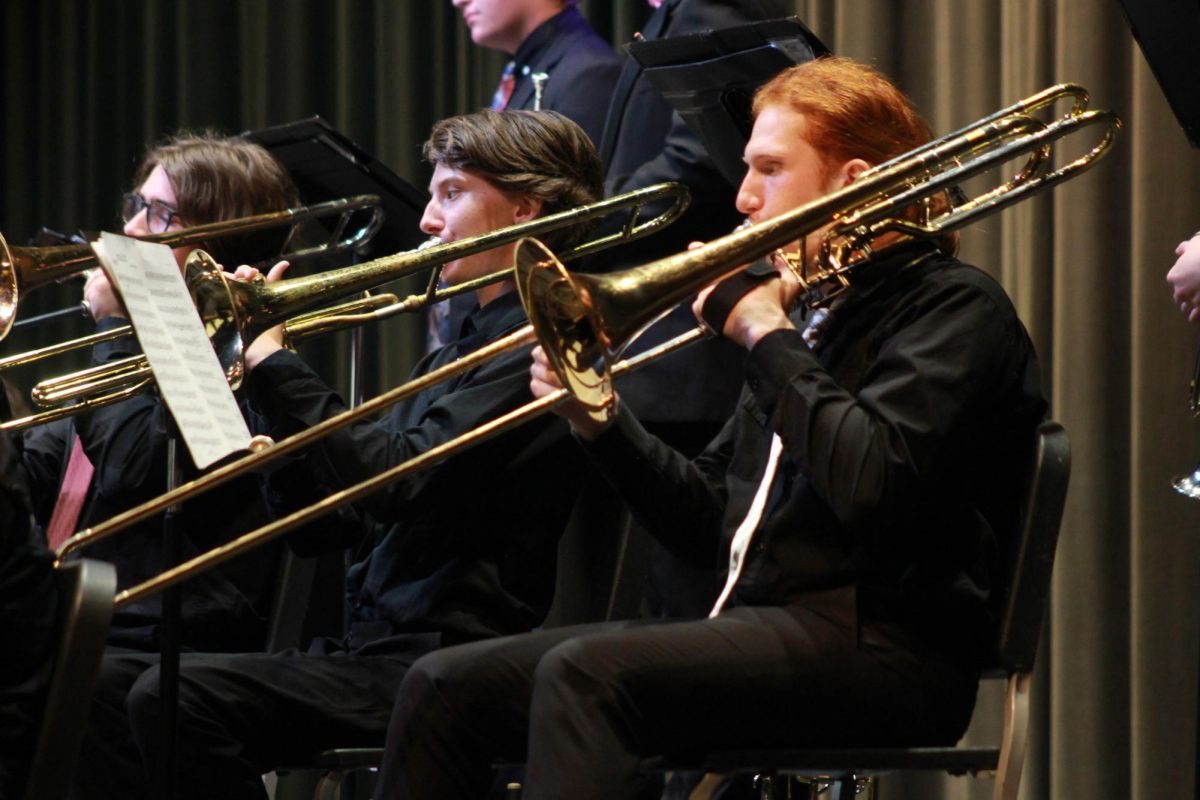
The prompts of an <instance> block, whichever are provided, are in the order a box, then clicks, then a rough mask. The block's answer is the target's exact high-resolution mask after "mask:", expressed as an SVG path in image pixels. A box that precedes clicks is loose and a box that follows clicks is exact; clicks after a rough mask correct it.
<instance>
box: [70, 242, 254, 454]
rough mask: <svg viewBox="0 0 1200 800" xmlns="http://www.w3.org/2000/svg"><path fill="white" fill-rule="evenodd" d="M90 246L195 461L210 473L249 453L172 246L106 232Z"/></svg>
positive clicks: (230, 395) (240, 421)
mask: <svg viewBox="0 0 1200 800" xmlns="http://www.w3.org/2000/svg"><path fill="white" fill-rule="evenodd" d="M92 249H93V250H95V252H96V255H97V256H98V257H99V259H100V263H102V264H103V265H104V268H105V272H106V273H107V274H108V276H109V278H110V279H111V280H112V282H113V285H114V286H115V287H116V288H117V289H118V291H119V292H120V294H121V299H122V300H123V301H124V303H125V308H126V310H127V311H128V312H129V319H130V321H131V322H132V323H133V327H134V330H136V331H137V335H138V341H139V342H141V345H142V351H143V352H144V353H145V354H146V358H148V359H149V361H150V367H151V368H152V369H153V370H154V379H155V381H156V382H157V384H158V389H159V391H160V393H161V394H162V396H163V399H164V400H165V401H166V403H167V408H168V409H169V410H170V412H171V415H172V416H174V418H175V424H176V425H178V426H179V432H180V434H181V435H182V436H183V441H184V443H185V444H186V445H187V448H188V451H189V452H190V453H191V455H192V461H194V462H195V463H196V466H198V467H200V468H204V467H207V466H208V465H210V464H212V463H213V462H214V461H217V460H218V459H221V458H224V457H225V456H227V455H229V454H230V453H233V452H236V451H238V450H245V449H246V447H247V446H248V445H249V443H250V430H249V428H247V427H246V420H245V419H244V418H243V417H242V412H241V409H239V408H238V405H237V401H236V400H234V397H233V391H232V390H231V389H230V388H229V384H228V383H227V382H226V380H225V374H224V372H223V371H222V369H221V364H220V362H219V361H218V360H217V354H216V353H215V352H214V351H213V349H212V345H211V344H210V343H209V341H208V336H207V335H206V334H205V332H204V325H203V323H201V321H200V315H199V314H198V313H196V306H195V305H194V304H193V303H192V298H191V296H190V295H189V294H188V290H187V286H186V285H185V284H184V281H183V275H182V274H181V273H180V271H179V264H178V263H176V261H175V256H174V255H173V254H172V253H171V248H169V247H167V246H166V245H163V244H151V243H149V242H143V241H141V240H139V239H131V238H129V237H127V236H119V235H117V234H114V233H102V234H101V235H100V241H98V242H94V243H93V244H92Z"/></svg>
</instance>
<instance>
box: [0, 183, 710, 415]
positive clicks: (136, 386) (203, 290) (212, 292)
mask: <svg viewBox="0 0 1200 800" xmlns="http://www.w3.org/2000/svg"><path fill="white" fill-rule="evenodd" d="M661 200H667V201H670V205H669V206H668V207H667V208H666V210H664V211H663V212H662V213H660V214H658V215H657V216H655V217H651V218H649V219H641V212H642V209H643V207H644V206H645V205H646V204H648V203H652V202H657V201H661ZM689 200H690V194H689V193H688V190H687V188H686V187H685V186H683V185H682V184H678V183H660V184H656V185H654V186H648V187H645V188H642V189H636V190H634V191H631V192H627V193H625V194H622V195H617V196H615V197H611V198H608V199H606V200H600V201H598V202H596V203H591V204H589V205H586V206H581V207H579V208H573V209H568V210H566V211H562V212H559V213H557V214H551V215H548V216H545V217H540V218H538V219H534V220H530V221H529V222H524V223H521V224H519V225H512V226H509V227H507V228H502V229H500V230H497V231H492V232H490V233H485V234H482V235H480V236H473V237H471V238H469V239H463V240H460V241H457V242H447V243H436V244H431V243H430V242H427V243H425V244H424V245H422V246H421V247H418V248H417V249H415V250H408V251H405V252H402V253H397V254H395V255H391V256H385V257H383V258H377V259H374V260H371V261H366V262H363V263H361V264H355V265H352V266H349V267H343V268H341V269H335V270H330V271H327V272H323V273H318V274H315V275H308V276H305V277H301V278H289V279H286V280H281V281H276V282H274V283H266V282H263V281H250V282H241V281H234V280H231V279H229V278H228V277H227V275H226V274H225V273H224V271H223V270H222V269H221V267H220V265H218V264H217V263H216V262H215V261H213V259H212V258H211V257H210V256H209V255H208V254H207V253H205V252H203V251H201V250H196V251H193V252H192V253H191V254H190V255H189V256H188V259H187V263H186V264H185V267H184V280H185V282H186V283H187V286H188V290H189V291H190V292H191V294H192V298H193V300H195V301H196V304H197V308H198V309H199V312H200V316H201V318H202V319H203V321H204V324H205V327H206V329H207V330H208V334H209V338H210V339H211V340H212V341H213V347H214V349H216V350H217V354H218V357H219V358H220V361H221V365H222V367H223V369H224V370H225V374H226V377H227V378H228V379H229V382H230V385H231V386H232V387H233V388H235V389H236V388H237V387H238V385H239V384H240V383H241V378H242V374H243V370H244V366H243V363H242V350H243V343H244V342H246V341H252V340H253V338H254V335H255V334H257V333H258V332H259V331H262V330H264V329H266V328H268V327H270V326H271V325H274V324H277V323H278V322H279V321H280V320H286V319H288V318H290V317H293V316H296V315H297V314H301V313H302V312H305V311H308V310H309V309H312V308H314V307H317V306H321V305H324V304H326V303H329V302H331V301H332V300H335V299H338V298H341V297H345V296H349V295H353V294H355V293H358V292H361V291H364V290H366V289H370V288H374V287H376V286H380V285H382V284H385V283H389V282H391V281H393V280H396V279H398V278H402V277H405V276H407V275H412V274H415V273H417V272H420V271H423V270H426V269H430V268H431V267H434V268H436V269H435V271H434V274H433V275H432V277H431V279H430V282H429V286H428V288H427V290H426V291H425V293H423V294H420V295H412V296H410V297H408V298H405V299H404V300H397V299H396V297H395V295H381V296H374V297H367V298H365V299H361V300H354V301H350V302H349V303H343V304H341V305H338V306H335V307H333V308H332V309H326V310H324V311H319V312H315V313H312V314H309V315H307V316H305V317H302V318H301V319H300V320H299V321H296V322H294V323H293V324H292V326H291V331H290V332H289V331H288V326H287V325H285V335H289V333H290V335H289V338H290V340H291V341H293V342H294V341H295V340H296V339H297V338H303V337H305V336H311V335H313V334H315V333H322V332H326V331H330V330H337V329H339V328H342V327H347V326H349V325H354V324H361V323H363V322H366V321H369V320H377V319H385V318H387V317H389V316H392V315H394V314H398V313H401V312H404V311H412V310H415V309H419V308H424V307H425V306H427V305H429V304H430V303H435V302H439V301H441V300H445V299H447V298H449V297H452V296H455V295H458V294H462V293H464V292H468V291H474V290H475V289H477V288H479V287H480V286H483V285H486V284H490V283H496V282H499V281H503V280H509V279H511V278H512V271H511V270H506V271H501V272H497V273H494V274H492V275H487V276H484V277H482V278H478V279H476V280H474V281H469V282H464V283H462V284H459V285H456V286H452V287H448V288H446V289H439V288H438V278H439V276H440V268H441V265H442V264H444V263H446V262H449V261H454V260H456V259H459V258H465V257H467V256H471V255H474V254H476V253H480V252H483V251H485V250H491V249H493V248H496V247H501V246H505V245H509V244H512V243H513V242H516V241H519V240H520V239H523V238H526V237H529V236H539V235H543V234H546V233H549V232H552V231H558V230H562V229H566V228H572V227H578V226H586V225H590V224H592V223H593V222H594V221H595V220H597V219H600V218H602V217H605V216H608V215H609V214H614V213H618V212H623V213H625V214H626V215H627V216H626V220H625V223H624V224H623V225H622V227H621V228H620V230H618V231H616V232H614V233H611V234H607V235H605V236H600V237H597V238H595V239H592V240H589V241H585V242H584V243H583V244H580V245H578V246H577V247H575V248H574V249H572V250H571V251H570V252H569V253H567V254H566V255H565V256H564V257H565V258H578V257H580V256H584V255H588V254H591V253H595V252H598V251H600V250H603V249H605V248H607V247H611V246H613V245H615V244H620V243H624V242H629V241H633V240H635V239H639V238H642V237H644V236H648V235H650V234H651V233H654V232H656V231H658V230H660V229H661V228H663V227H665V226H666V225H669V224H670V223H671V222H673V221H674V220H675V219H676V218H677V217H678V216H679V215H680V214H681V213H683V211H684V209H686V208H687V205H688V202H689ZM380 304H383V305H384V307H382V308H380V307H379V306H380ZM132 330H133V329H132V327H130V326H121V327H119V328H114V329H112V330H110V331H107V332H105V333H103V334H95V335H93V336H92V337H84V338H83V339H82V340H75V341H74V342H68V343H65V344H62V345H55V346H53V347H50V348H46V350H45V351H33V352H31V353H25V354H21V355H19V356H14V357H12V358H10V359H0V370H3V369H6V368H8V367H11V366H16V365H17V364H27V363H30V362H31V361H36V360H39V359H41V358H45V357H46V356H47V355H48V354H49V355H53V354H57V353H59V352H63V351H64V349H74V348H75V347H77V346H79V345H78V342H80V341H86V342H87V343H89V344H94V343H96V342H97V341H103V340H104V339H108V338H116V337H119V336H124V335H128V334H130V333H132ZM151 380H152V375H151V371H150V366H149V364H148V363H147V361H146V358H145V356H132V357H130V358H127V359H122V360H120V361H114V362H112V363H109V364H102V365H100V366H97V367H91V368H89V369H86V370H81V371H79V372H74V373H71V374H69V375H65V376H62V377H59V378H54V379H50V380H46V381H42V382H41V383H39V384H37V385H36V386H35V387H34V389H33V392H32V396H33V400H34V402H35V403H37V404H38V405H39V406H41V407H43V408H47V409H48V410H46V411H42V412H38V413H35V414H31V415H28V416H25V417H21V418H18V419H14V420H9V421H7V422H5V423H3V424H0V430H21V429H24V428H28V427H31V426H33V425H40V424H44V423H46V422H50V421H53V420H55V419H59V418H62V417H65V416H70V415H73V414H78V413H80V412H82V411H87V410H91V409H94V408H99V407H101V406H106V405H109V404H111V403H114V402H117V401H119V400H124V399H125V398H127V397H131V396H133V395H134V394H137V393H138V392H140V391H142V390H144V389H146V388H147V387H148V386H149V385H150V383H151Z"/></svg>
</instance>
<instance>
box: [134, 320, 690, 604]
mask: <svg viewBox="0 0 1200 800" xmlns="http://www.w3.org/2000/svg"><path fill="white" fill-rule="evenodd" d="M523 332H528V336H527V337H526V341H531V340H532V338H533V330H532V327H531V326H526V327H525V328H522V329H521V330H520V331H518V332H517V333H523ZM512 335H513V336H516V335H517V334H512ZM706 335H707V333H706V331H705V330H704V329H703V328H694V329H692V330H690V331H688V332H686V333H683V334H681V335H679V336H676V337H675V338H674V339H670V340H668V341H666V342H664V343H662V344H660V345H658V346H657V347H654V348H652V349H650V350H647V351H646V352H644V353H640V354H638V355H637V356H634V357H632V358H629V359H626V360H625V361H622V362H621V363H619V364H617V365H616V366H614V367H613V374H614V375H620V374H622V373H624V372H626V371H629V370H632V369H637V368H638V367H640V366H642V365H644V364H647V363H650V362H651V361H654V360H657V359H658V358H661V357H662V356H665V355H667V354H669V353H671V352H674V351H675V350H677V349H679V348H681V347H685V346H687V345H689V344H691V343H693V342H695V341H698V340H700V339H702V338H704V337H705V336H706ZM500 341H503V340H498V341H497V344H498V343H499V342H500ZM509 349H511V348H509ZM430 374H433V373H430ZM570 397H571V393H570V391H569V390H567V389H559V390H558V391H557V392H553V393H551V394H548V395H546V396H545V397H541V398H538V399H536V400H533V401H532V402H529V403H526V404H525V405H523V406H520V407H518V408H515V409H513V410H512V411H509V412H508V413H507V414H502V415H501V416H499V417H497V418H496V419H493V420H490V421H488V422H485V423H484V424H482V425H480V426H479V427H477V428H473V429H472V430H469V431H467V432H465V433H462V434H460V435H459V436H456V437H454V438H453V439H450V440H448V441H445V442H443V443H442V444H440V445H437V446H436V447H431V448H430V449H428V450H426V451H425V452H424V453H421V454H420V455H418V456H414V457H413V458H410V459H408V460H407V461H404V462H402V463H400V464H397V465H396V466H394V467H392V468H391V469H389V470H386V471H384V472H381V473H379V474H378V475H376V476H374V477H372V478H368V479H367V480H365V481H363V482H361V483H358V484H355V485H354V486H351V487H350V488H348V489H343V490H342V491H340V492H336V493H334V494H331V495H329V496H328V497H326V498H325V499H323V500H321V501H320V502H317V503H314V504H313V505H311V506H308V507H306V508H302V509H300V510H299V511H294V512H292V513H291V514H288V515H287V516H286V517H281V518H280V519H278V520H275V521H274V522H271V523H269V524H267V525H264V526H262V527H261V528H258V529H256V530H253V531H250V532H249V533H245V534H243V535H241V536H239V537H238V538H236V539H234V540H232V541H230V542H227V543H225V544H223V545H221V546H219V547H215V548H213V549H212V550H209V551H208V552H206V553H203V554H201V555H199V556H196V557H195V558H192V559H190V560H188V561H185V562H183V563H182V564H179V565H177V566H175V567H172V568H171V569H168V570H166V571H164V572H162V573H160V574H158V575H156V576H155V577H153V578H150V579H149V580H147V581H144V582H142V583H139V584H138V585H136V586H131V587H130V588H128V589H126V590H124V591H122V592H119V593H118V594H117V596H116V597H115V598H114V599H113V605H114V606H115V607H116V608H120V607H121V606H123V605H126V604H128V603H132V602H134V601H136V600H140V599H142V598H143V597H146V596H147V595H150V594H153V593H155V592H158V591H161V590H163V589H166V588H169V587H171V586H174V585H175V584H177V583H180V582H181V581H184V580H186V579H188V578H190V577H192V576H193V575H197V574H199V573H200V572H204V571H206V570H209V569H212V568H213V567H215V566H218V565H219V564H221V563H223V562H225V561H228V560H229V559H231V558H234V557H235V556H238V555H241V554H242V553H244V552H246V551H248V550H252V549H253V548H255V547H258V546H260V545H263V544H266V543H267V542H269V541H271V540H272V539H275V538H277V537H279V536H282V535H284V534H285V533H288V532H290V531H292V530H295V529H296V528H298V527H300V526H301V525H304V524H306V523H308V522H310V521H312V520H313V519H316V518H318V517H321V516H324V515H325V514H328V513H329V512H330V511H333V510H334V509H336V508H338V507H340V506H343V505H346V504H347V503H353V502H354V501H356V500H359V499H361V498H363V497H365V496H366V495H368V494H371V493H372V492H375V491H378V490H379V489H381V488H383V487H384V486H386V485H387V484H389V483H392V482H393V481H397V480H399V479H401V478H403V477H404V476H406V475H409V474H411V473H413V472H416V471H418V470H420V469H423V468H424V467H427V466H431V465H433V464H436V463H438V462H439V461H442V460H443V459H446V458H449V457H450V456H451V455H454V454H455V453H457V452H459V451H461V450H466V449H468V448H471V447H474V446H475V445H477V444H480V443H482V442H485V441H487V440H488V439H491V438H493V437H495V436H498V435H499V434H501V433H504V432H505V431H507V430H510V429H512V428H515V427H517V426H518V425H521V424H523V423H525V422H527V421H529V420H531V419H534V418H536V417H540V416H541V415H542V414H544V413H546V412H547V411H550V410H551V409H553V408H556V407H557V406H559V405H561V404H562V403H563V402H565V401H566V400H568V399H570ZM353 413H354V412H346V414H342V415H340V416H346V415H347V414H353ZM334 419H336V417H335V418H334ZM327 421H329V420H327ZM322 424H324V423H322ZM309 430H315V428H310V429H309ZM292 438H295V437H292ZM285 441H290V439H289V440H285ZM249 460H250V459H249V458H247V459H244V460H243V462H242V463H244V462H247V461H249ZM181 488H183V487H181Z"/></svg>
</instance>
